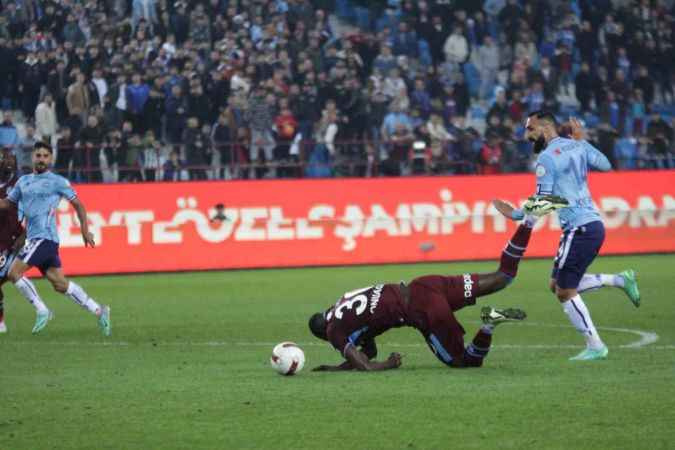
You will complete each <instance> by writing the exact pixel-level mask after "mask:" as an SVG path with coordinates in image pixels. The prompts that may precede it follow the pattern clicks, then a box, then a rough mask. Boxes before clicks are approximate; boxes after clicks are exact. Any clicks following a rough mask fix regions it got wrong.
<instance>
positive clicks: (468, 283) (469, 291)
mask: <svg viewBox="0 0 675 450" xmlns="http://www.w3.org/2000/svg"><path fill="white" fill-rule="evenodd" d="M463 278H464V298H471V297H473V283H474V281H473V280H472V279H471V274H468V273H465V274H464V275H463Z"/></svg>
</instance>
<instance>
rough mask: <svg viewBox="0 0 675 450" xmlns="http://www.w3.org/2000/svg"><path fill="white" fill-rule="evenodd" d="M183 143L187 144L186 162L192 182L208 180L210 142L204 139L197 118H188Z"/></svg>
mask: <svg viewBox="0 0 675 450" xmlns="http://www.w3.org/2000/svg"><path fill="white" fill-rule="evenodd" d="M182 141H183V142H185V162H186V163H187V165H188V173H189V177H190V180H206V166H207V164H208V162H207V157H208V154H207V152H208V149H209V142H208V141H207V140H205V139H204V135H203V134H202V130H201V129H200V128H199V119H197V117H194V116H192V117H190V118H188V120H187V128H186V129H185V132H184V133H183V139H182Z"/></svg>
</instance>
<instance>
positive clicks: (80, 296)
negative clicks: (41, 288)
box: [66, 281, 101, 315]
mask: <svg viewBox="0 0 675 450" xmlns="http://www.w3.org/2000/svg"><path fill="white" fill-rule="evenodd" d="M66 295H67V296H68V297H70V298H71V299H72V300H73V301H74V302H75V303H77V304H78V305H80V306H81V307H83V308H84V309H86V310H87V311H89V312H90V313H92V314H96V315H98V313H99V311H100V310H101V307H100V306H99V304H98V303H96V302H95V301H94V299H93V298H91V297H89V296H88V295H87V293H86V292H84V289H82V288H81V287H80V286H79V285H77V284H75V283H73V282H72V281H69V282H68V289H67V290H66Z"/></svg>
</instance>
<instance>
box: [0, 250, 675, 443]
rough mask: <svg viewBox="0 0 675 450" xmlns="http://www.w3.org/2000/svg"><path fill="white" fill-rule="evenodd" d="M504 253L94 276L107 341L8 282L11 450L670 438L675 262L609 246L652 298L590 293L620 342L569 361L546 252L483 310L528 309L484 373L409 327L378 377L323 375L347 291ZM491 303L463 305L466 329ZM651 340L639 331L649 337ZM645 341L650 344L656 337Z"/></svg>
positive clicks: (2, 405) (85, 281) (601, 262)
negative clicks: (43, 314) (315, 327)
mask: <svg viewBox="0 0 675 450" xmlns="http://www.w3.org/2000/svg"><path fill="white" fill-rule="evenodd" d="M495 266H496V264H495V263H494V262H484V263H458V264H425V265H405V266H394V265H392V266H371V267H352V268H321V269H291V270H264V271H233V272H209V273H190V274H169V275H166V274H163V275H139V276H113V277H96V278H82V279H80V280H79V282H80V283H81V284H82V286H84V287H85V289H87V290H88V291H89V292H90V294H91V295H93V296H94V297H95V298H97V299H99V300H102V301H104V302H106V303H110V304H111V306H112V318H113V336H112V337H111V338H109V339H104V338H103V337H102V336H101V335H100V334H99V331H98V329H97V327H96V323H95V319H94V318H93V317H92V316H90V315H88V314H87V313H85V312H84V311H83V310H81V309H79V308H77V307H76V306H75V305H73V304H72V303H71V302H70V300H68V299H67V298H65V297H61V296H59V295H58V294H56V293H54V292H52V291H51V290H50V289H49V288H48V286H47V284H46V283H45V282H44V281H40V282H38V283H37V286H38V289H39V291H40V292H41V293H42V295H43V298H45V300H46V301H47V302H48V304H49V305H50V306H51V307H52V308H53V309H54V311H55V313H56V318H55V320H53V321H52V322H51V323H50V324H49V326H48V327H47V328H46V329H45V331H44V332H43V334H41V335H39V336H32V335H31V334H30V330H31V327H32V325H33V320H34V315H33V311H32V308H31V307H30V306H29V305H28V304H27V303H26V302H25V300H23V299H22V298H19V296H18V294H17V292H16V291H15V289H14V288H13V287H12V286H5V287H4V291H5V296H6V298H5V303H6V312H7V325H8V327H9V333H8V334H6V335H0V449H1V450H23V449H26V450H41V449H143V450H148V449H249V448H250V449H253V448H256V449H257V448H261V449H303V448H307V449H319V448H322V449H450V448H453V449H464V448H466V449H492V448H494V449H525V448H536V449H549V448H559V449H594V450H597V449H612V450H616V449H651V450H654V449H672V448H674V446H675V408H674V406H675V306H673V305H674V298H673V292H674V291H675V277H674V276H673V268H675V255H654V256H635V257H620V258H619V257H616V258H613V257H602V258H599V259H598V260H597V261H596V263H595V264H594V266H593V267H592V271H595V272H613V271H619V270H622V269H624V268H627V267H633V268H635V269H636V270H637V271H638V276H639V281H640V285H641V290H642V296H643V305H642V307H641V308H639V309H636V308H634V307H633V306H632V304H631V303H630V302H629V301H628V300H627V298H626V297H625V296H624V294H623V293H622V292H621V291H619V290H616V289H612V288H605V289H604V290H601V291H597V292H592V293H588V294H586V295H585V296H584V298H585V300H586V303H587V305H588V306H589V309H590V310H591V312H592V314H593V319H594V320H595V323H596V325H597V326H598V327H599V329H600V332H601V334H602V336H603V338H604V340H605V341H606V343H607V344H608V345H609V347H610V353H609V359H608V360H606V361H599V362H590V363H580V362H569V361H568V360H567V358H568V357H570V356H572V355H574V354H576V353H577V352H578V351H579V350H580V349H581V343H582V339H581V337H580V336H578V335H577V334H576V332H575V331H574V330H573V329H572V328H571V327H570V326H569V324H568V321H567V318H566V316H565V315H564V314H563V312H562V310H561V308H560V306H559V305H558V304H557V301H556V300H555V299H554V297H553V296H552V295H551V294H550V293H549V292H548V291H547V282H548V274H549V268H550V261H544V260H525V261H524V262H523V263H522V264H521V267H520V274H519V277H518V278H517V280H516V281H515V283H514V284H513V285H511V286H510V287H509V288H508V289H506V290H505V291H502V292H501V293H498V294H496V295H493V296H490V297H485V298H483V299H481V300H479V305H480V304H490V305H497V306H520V307H523V308H524V309H525V310H526V311H527V312H528V315H529V317H528V319H527V321H526V322H525V323H523V324H507V325H503V326H500V327H499V328H498V329H497V331H496V333H495V338H494V340H493V343H494V344H495V347H494V348H493V350H492V351H491V353H490V355H489V356H488V358H487V360H486V363H485V366H484V367H483V368H482V369H465V370H451V369H447V368H446V367H445V366H443V365H441V364H440V362H438V361H437V360H436V359H435V357H434V356H433V355H432V354H431V352H430V351H429V350H428V349H427V348H426V346H425V344H424V342H423V340H422V338H421V336H419V334H418V333H417V332H416V331H415V330H413V329H408V328H406V329H399V330H394V331H390V332H388V333H386V334H385V335H383V336H381V337H380V338H379V340H378V342H379V347H380V356H386V355H388V354H389V352H391V351H400V352H401V353H402V354H403V355H404V362H403V366H402V367H401V369H399V370H397V371H390V372H384V373H340V374H335V373H312V372H311V371H310V370H309V369H310V368H311V367H313V366H316V365H318V364H322V363H324V364H325V363H336V362H338V361H339V355H338V353H337V352H335V351H334V350H332V349H331V348H329V346H328V345H327V344H321V343H319V342H317V341H316V340H314V339H312V338H311V335H310V333H309V331H308V329H307V326H306V321H307V317H308V316H309V315H310V313H312V312H315V311H316V310H319V309H322V308H324V307H325V306H327V305H328V304H330V303H332V302H334V301H335V300H336V299H337V298H338V297H339V296H340V295H341V294H342V293H343V292H345V291H348V290H352V289H355V288H358V287H362V286H366V285H369V284H373V283H374V282H377V281H385V282H387V281H389V282H396V281H398V280H409V279H411V278H413V277H415V276H418V275H422V274H429V273H447V274H457V273H463V272H469V271H474V272H480V271H491V270H493V269H494V268H495ZM478 315H479V308H477V307H473V308H466V309H464V310H463V311H461V313H460V314H459V316H460V320H461V321H462V322H463V324H464V325H465V328H466V329H467V339H469V338H471V337H472V336H473V334H474V332H475V330H476V328H477V326H478ZM641 333H642V334H641ZM652 333H655V334H656V335H657V336H658V340H657V341H656V342H653V343H651V344H649V345H644V346H640V345H641V344H644V343H646V342H648V341H649V340H653V339H654V338H655V337H656V336H654V334H652ZM284 340H293V341H296V342H298V343H299V344H300V345H301V346H302V347H303V348H304V350H305V353H306V357H307V364H306V366H305V370H303V371H302V372H301V373H300V374H299V375H298V376H295V377H282V376H279V375H277V374H276V373H275V372H274V371H273V370H272V369H271V368H270V366H269V356H270V352H271V349H272V346H273V345H274V344H275V343H278V342H280V341H284Z"/></svg>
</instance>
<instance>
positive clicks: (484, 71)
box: [474, 36, 499, 98]
mask: <svg viewBox="0 0 675 450" xmlns="http://www.w3.org/2000/svg"><path fill="white" fill-rule="evenodd" d="M474 61H475V62H474V65H475V66H476V68H478V73H479V75H480V80H481V85H480V98H487V96H488V93H489V92H492V88H493V86H494V84H495V82H496V80H497V74H498V72H499V48H498V47H497V46H496V45H495V43H494V41H493V40H492V38H491V37H490V36H485V37H484V38H483V45H481V46H480V47H478V49H477V50H476V52H475V57H474Z"/></svg>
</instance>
